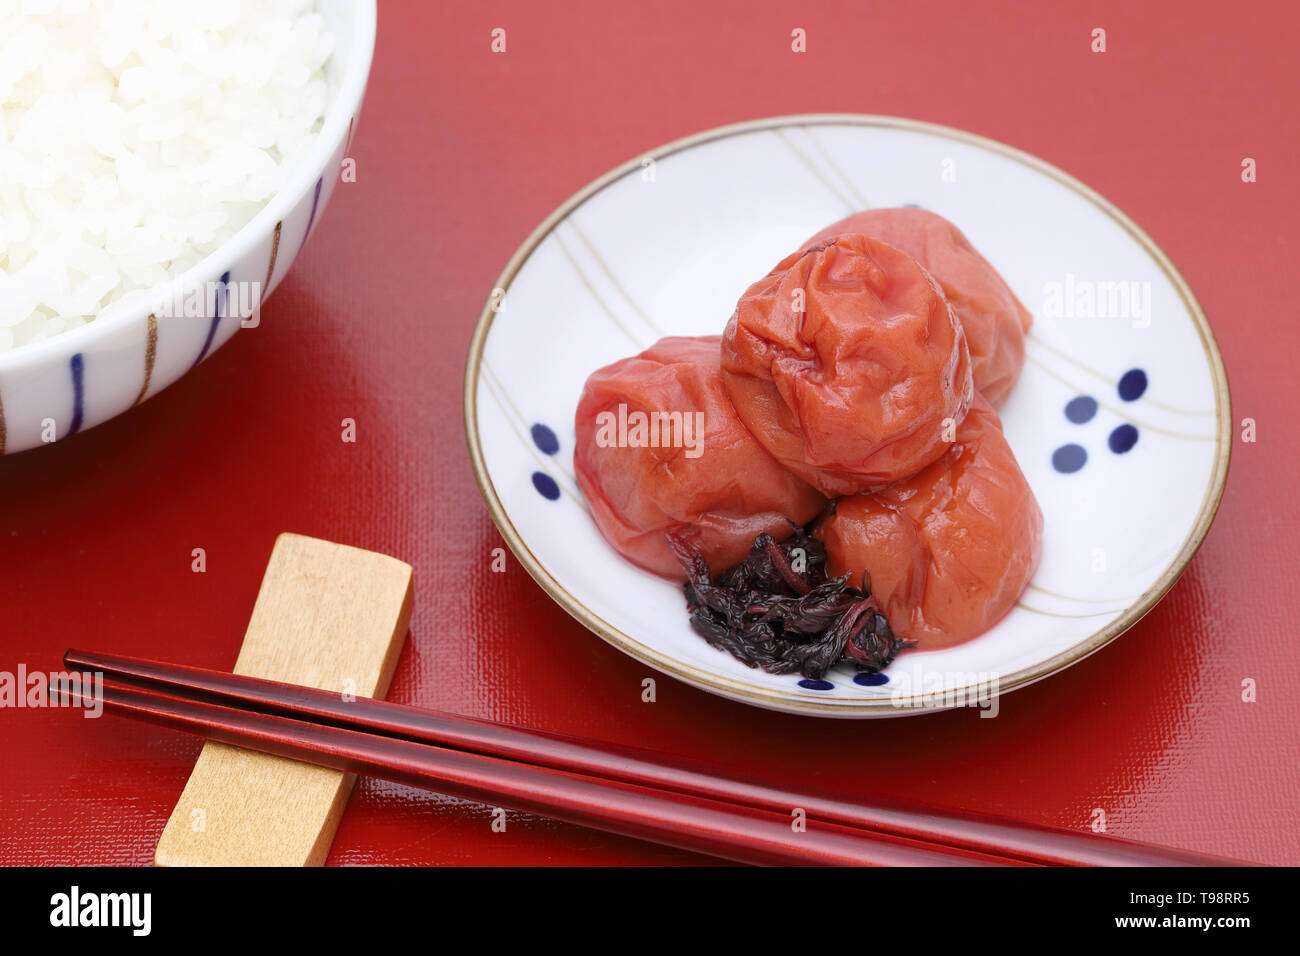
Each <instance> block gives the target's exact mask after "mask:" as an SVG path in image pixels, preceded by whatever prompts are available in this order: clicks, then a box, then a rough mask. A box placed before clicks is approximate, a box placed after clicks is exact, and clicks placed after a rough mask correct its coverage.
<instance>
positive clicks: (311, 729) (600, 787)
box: [50, 650, 1229, 866]
mask: <svg viewBox="0 0 1300 956" xmlns="http://www.w3.org/2000/svg"><path fill="white" fill-rule="evenodd" d="M63 660H64V664H65V666H66V667H67V668H69V669H71V670H75V671H83V672H85V671H90V672H100V673H102V674H103V675H104V682H103V685H102V697H101V700H102V703H103V706H104V708H105V709H106V710H108V711H110V712H114V713H119V714H123V715H126V716H130V717H135V718H138V719H141V720H145V721H148V722H151V723H154V724H159V725H161V726H164V727H170V728H172V729H174V730H183V731H186V732H189V733H195V734H200V735H202V736H204V737H207V738H209V739H212V740H217V741H220V742H222V743H227V744H233V745H235V746H239V747H244V748H247V749H250V750H257V751H261V752H263V753H269V754H275V755H278V756H282V757H289V758H292V759H294V760H300V761H304V762H306V763H311V764H317V765H319V766H323V767H331V768H334V769H337V770H343V771H347V772H350V773H358V774H367V775H370V776H375V777H380V778H383V779H385V780H393V781H396V782H399V783H404V784H409V785H412V786H416V787H421V788H424V789H429V790H436V791H438V792H440V793H445V794H449V795H452V796H457V797H462V798H465V799H469V800H474V801H478V802H481V803H487V804H489V805H493V806H498V805H502V806H508V807H513V808H515V809H518V810H524V811H527V812H531V813H536V814H540V815H542V816H547V817H551V818H554V819H558V820H564V821H566V822H569V823H575V824H579V825H582V826H589V827H594V828H596V829H600V830H606V831H609V832H612V833H618V834H621V835H624V836H630V837H635V838H639V839H643V840H650V841H652V842H655V843H662V844H666V845H669V846H676V847H680V848H682V849H687V850H693V851H696V852H699V853H705V854H709V855H712V856H716V857H721V858H724V859H728V860H733V861H737V862H741V863H754V864H777V865H793V864H833V865H875V866H953V865H957V866H996V865H1004V866H1017V865H1079V866H1088V865H1121V866H1125V865H1126V866H1203V865H1225V864H1227V863H1228V862H1229V861H1225V860H1217V859H1213V858H1210V857H1205V856H1200V855H1197V854H1192V853H1185V852H1182V851H1177V850H1170V849H1165V848H1161V847H1153V846H1147V845H1145V844H1140V843H1134V842H1130V841H1126V840H1117V839H1112V838H1102V837H1096V836H1091V835H1087V834H1082V833H1075V832H1072V831H1069V830H1061V829H1055V828H1051V827H1042V826H1025V825H1022V824H1012V823H1008V822H1003V821H999V820H995V819H991V818H983V817H974V816H956V815H950V814H943V813H938V812H931V811H927V810H915V809H904V808H896V809H891V808H886V807H871V806H859V805H856V804H853V803H849V802H846V801H842V800H837V799H832V798H826V797H818V796H813V795H806V794H796V793H789V792H786V791H782V790H779V789H775V788H771V787H765V786H762V785H760V784H755V783H749V782H746V781H740V780H733V779H727V778H723V777H719V776H716V775H714V774H712V773H710V772H709V771H708V770H706V769H700V768H692V767H685V766H678V765H675V764H672V763H668V762H663V761H661V760H660V759H656V758H655V757H653V756H651V755H647V754H644V753H640V752H638V751H634V750H631V749H627V748H621V747H614V746H611V745H606V744H596V743H593V742H588V741H583V740H580V739H577V738H572V737H564V736H560V735H557V734H548V733H543V732H540V731H535V730H527V729H524V728H519V727H512V726H510V725H507V724H499V723H493V722H491V721H485V720H475V719H472V718H467V717H458V716H454V715H451V714H443V713H437V712H434V711H427V710H422V709H420V708H416V707H408V706H404V705H401V704H394V703H390V702H388V701H383V700H372V699H370V698H367V697H357V698H352V699H346V698H344V697H343V696H342V695H340V694H337V693H331V692H328V691H322V690H316V689H314V688H310V687H301V686H298V685H295V684H283V683H279V682H276V681H268V680H260V679H257V678H251V677H243V676H239V675H235V674H228V673H225V672H222V671H212V670H205V669H201V668H194V667H185V666H182V665H177V664H165V663H161V662H157V661H146V660H137V659H132V658H127V657H118V656H114V655H109V654H95V653H87V652H83V651H76V650H69V651H68V652H67V653H66V654H65V655H64V658H63ZM50 690H51V693H52V694H56V693H57V694H59V695H61V696H62V697H64V698H66V699H67V701H68V702H69V703H74V704H76V703H90V702H91V701H90V699H89V695H90V693H92V692H90V691H86V690H85V689H84V688H83V689H82V691H81V692H78V691H76V690H74V689H73V688H71V687H59V686H58V685H56V684H51V688H50Z"/></svg>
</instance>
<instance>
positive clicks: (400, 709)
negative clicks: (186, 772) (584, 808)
mask: <svg viewBox="0 0 1300 956" xmlns="http://www.w3.org/2000/svg"><path fill="white" fill-rule="evenodd" d="M64 662H65V664H66V665H67V666H68V667H70V668H73V669H76V670H86V671H100V672H103V673H105V674H107V675H111V676H113V677H115V678H118V679H122V680H127V681H131V682H144V683H146V684H152V685H156V686H158V687H160V688H170V689H185V690H188V691H194V692H199V693H202V694H206V695H209V696H210V697H211V698H212V699H214V700H219V701H220V702H224V703H229V704H235V705H239V704H246V705H251V706H254V707H257V708H259V709H263V710H266V711H270V712H274V713H278V714H281V715H283V716H290V717H293V716H304V717H310V718H312V719H314V720H320V721H326V722H329V723H331V724H333V725H335V726H339V727H345V728H350V729H354V730H359V731H366V732H371V733H379V734H383V735H386V736H392V737H400V738H403V739H407V740H413V741H419V742H423V743H428V744H433V745H436V746H441V747H449V748H453V749H457V750H465V751H469V752H472V753H479V754H485V755H489V756H496V757H502V758H507V759H511V760H516V761H523V762H527V763H531V764H534V765H537V766H543V767H549V768H552V769H557V770H563V771H568V772H574V773H579V774H584V775H588V776H595V777H603V778H606V779H610V780H616V781H619V782H622V783H627V784H632V785H636V786H642V787H650V788H653V789H656V790H671V791H674V792H677V793H681V794H687V795H691V796H696V797H702V798H705V799H710V800H719V801H725V802H728V803H739V804H744V805H747V806H752V807H755V808H758V809H763V810H767V811H771V812H774V813H778V814H782V815H783V817H785V818H787V819H788V818H789V815H790V814H791V813H792V812H793V811H794V809H795V808H799V809H802V810H803V811H804V812H805V813H806V815H807V817H808V819H810V820H813V821H824V822H827V823H835V824H839V825H843V826H847V827H854V828H861V829H867V830H872V831H875V832H878V833H881V834H887V835H889V836H894V837H899V838H903V839H907V840H913V841H916V842H921V843H928V844H938V845H942V846H947V847H953V848H957V849H961V850H967V851H972V852H975V853H981V854H986V855H989V856H997V857H1003V858H1006V859H1008V860H1012V861H1020V862H1025V863H1037V864H1046V865H1073V866H1225V865H1235V864H1234V862H1233V861H1228V860H1222V859H1217V858H1213V857H1208V856H1203V855H1200V854H1195V853H1188V852H1184V851H1180V850H1172V849H1167V848H1164V847H1154V846H1149V845H1146V844H1142V843H1136V842H1132V841H1127V840H1119V839H1114V838H1103V837H1097V836H1092V835H1089V834H1082V833H1076V832H1073V831H1070V830H1063V829H1059V828H1053V827H1044V826H1036V825H1025V824H1015V823H1010V822H1007V821H1002V820H997V819H993V818H988V817H982V816H974V815H969V816H959V815H954V814H951V813H944V812H940V811H935V810H930V809H913V808H890V807H879V806H861V805H858V804H853V803H849V802H847V801H843V800H836V799H833V798H828V797H821V796H815V795H809V794H796V793H790V792H786V791H783V790H779V789H776V788H772V787H765V786H762V785H759V784H753V783H749V782H745V781H740V780H734V779H728V778H724V777H720V776H717V775H715V774H714V773H711V772H709V771H708V770H707V769H702V768H699V767H686V766H681V765H678V764H676V763H672V762H667V761H665V760H664V759H663V758H656V756H655V755H650V754H646V753H643V752H639V751H635V750H631V749H629V748H623V747H616V746H614V745H609V744H603V743H602V744H594V743H592V742H589V741H583V740H579V739H576V738H572V737H564V736H561V735H558V734H548V733H544V732H541V731H535V730H527V729H523V728H519V727H512V726H509V725H506V724H499V723H493V722H491V721H484V720H475V719H472V718H467V717H459V716H455V715H451V714H443V713H438V712H435V711H428V710H422V709H419V708H415V707H408V706H404V705H401V704H394V703H390V702H388V701H382V700H371V699H370V698H355V699H352V700H345V699H344V698H343V697H342V696H341V695H339V694H337V693H329V692H326V691H320V690H316V689H313V688H308V687H300V686H297V685H293V684H282V683H278V682H275V681H266V680H260V679H256V678H249V677H242V676H239V675H235V674H229V673H226V672H223V671H212V670H204V669H201V668H193V667H185V666H182V665H175V664H165V663H160V662H156V661H145V660H136V659H133V658H126V657H120V656H116V655H110V654H98V653H87V652H82V651H76V650H69V651H68V653H67V654H66V655H65V657H64Z"/></svg>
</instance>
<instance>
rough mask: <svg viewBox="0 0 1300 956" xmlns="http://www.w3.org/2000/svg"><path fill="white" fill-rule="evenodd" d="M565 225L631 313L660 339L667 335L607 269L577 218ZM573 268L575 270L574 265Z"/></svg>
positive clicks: (571, 218) (610, 270) (605, 263)
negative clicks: (585, 249)
mask: <svg viewBox="0 0 1300 956" xmlns="http://www.w3.org/2000/svg"><path fill="white" fill-rule="evenodd" d="M565 223H566V224H567V225H568V227H569V228H570V229H572V230H573V233H574V235H576V236H577V237H578V238H579V239H580V240H581V241H582V244H583V245H584V246H586V248H587V252H589V253H590V254H591V258H592V260H593V261H595V263H596V265H597V266H599V267H600V271H601V272H603V273H605V278H607V279H609V283H610V285H612V286H613V287H614V288H615V289H617V290H618V294H619V295H621V296H622V297H623V299H624V301H626V302H627V304H628V305H630V306H631V307H632V311H634V312H635V313H636V314H637V315H639V316H640V317H641V320H642V321H643V322H645V324H646V325H648V326H650V328H651V329H653V330H654V332H655V333H656V334H657V335H658V336H659V337H660V338H663V337H664V336H665V335H667V334H668V333H667V332H665V331H664V330H663V329H662V328H660V327H659V325H658V324H657V323H656V322H655V320H654V319H652V318H650V316H649V314H647V313H646V311H645V309H643V308H641V306H640V305H638V304H637V301H636V300H635V299H634V298H632V296H631V294H630V293H629V292H628V291H627V289H626V288H625V287H624V285H623V283H622V282H620V281H619V280H618V276H616V275H614V270H613V269H611V268H610V267H609V263H608V262H606V261H605V259H604V257H603V256H602V255H601V254H600V252H599V251H598V250H597V249H596V245H595V243H593V242H592V241H591V240H590V239H588V238H587V234H586V233H585V232H583V231H582V229H581V228H580V227H579V226H578V218H577V216H570V217H569V218H568V219H566V220H565ZM574 268H577V265H576V264H575V266H574Z"/></svg>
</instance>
